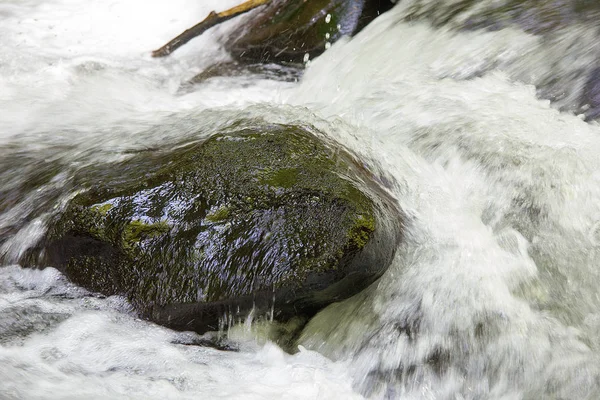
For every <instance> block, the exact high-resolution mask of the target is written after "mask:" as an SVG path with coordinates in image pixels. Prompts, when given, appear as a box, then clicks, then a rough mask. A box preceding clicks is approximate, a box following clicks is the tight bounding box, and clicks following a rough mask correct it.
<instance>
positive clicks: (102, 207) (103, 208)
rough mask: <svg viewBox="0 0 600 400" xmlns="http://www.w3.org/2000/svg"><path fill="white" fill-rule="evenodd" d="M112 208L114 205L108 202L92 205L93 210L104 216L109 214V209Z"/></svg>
mask: <svg viewBox="0 0 600 400" xmlns="http://www.w3.org/2000/svg"><path fill="white" fill-rule="evenodd" d="M111 208H113V205H112V204H110V203H106V204H98V205H95V206H92V207H91V210H92V211H94V212H96V213H98V214H99V215H101V216H103V217H104V216H106V214H108V211H109V210H110V209H111Z"/></svg>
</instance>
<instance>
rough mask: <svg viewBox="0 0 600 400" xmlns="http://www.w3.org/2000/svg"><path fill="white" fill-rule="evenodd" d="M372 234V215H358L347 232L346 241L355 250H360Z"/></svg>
mask: <svg viewBox="0 0 600 400" xmlns="http://www.w3.org/2000/svg"><path fill="white" fill-rule="evenodd" d="M373 232H375V218H374V217H373V215H371V214H369V215H367V216H365V215H359V216H358V218H357V219H356V221H355V223H354V226H353V227H352V229H350V231H349V232H348V239H349V241H350V243H351V244H352V245H354V246H356V248H357V249H362V248H363V247H365V245H366V244H367V242H368V241H369V238H370V237H371V234H372V233H373Z"/></svg>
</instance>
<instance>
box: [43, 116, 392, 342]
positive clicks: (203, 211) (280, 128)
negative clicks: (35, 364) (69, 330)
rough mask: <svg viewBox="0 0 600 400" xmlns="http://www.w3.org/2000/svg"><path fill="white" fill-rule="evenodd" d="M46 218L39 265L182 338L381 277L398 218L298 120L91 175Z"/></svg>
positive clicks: (292, 313) (306, 312)
mask: <svg viewBox="0 0 600 400" xmlns="http://www.w3.org/2000/svg"><path fill="white" fill-rule="evenodd" d="M88 174H89V176H87V177H86V178H85V179H87V181H88V182H90V187H89V190H87V191H85V192H82V193H80V194H78V195H77V196H75V197H74V198H73V199H72V200H71V201H70V203H69V204H68V206H67V207H66V209H65V211H64V212H63V213H61V214H60V215H59V216H57V217H56V218H55V219H54V221H52V223H51V224H50V229H49V231H48V235H47V237H46V238H45V240H44V241H43V243H42V245H41V246H40V249H38V250H41V251H40V254H41V257H42V259H43V263H44V264H45V265H53V266H56V267H57V268H59V269H60V270H61V271H63V272H64V273H65V274H66V275H67V276H68V277H69V278H70V279H71V280H72V281H73V282H74V283H76V284H78V285H81V286H83V287H85V288H87V289H90V290H92V291H95V292H99V293H102V294H105V295H112V294H122V295H125V296H127V298H128V299H129V300H130V301H131V302H132V304H133V305H134V307H135V308H136V309H137V310H138V311H139V312H140V313H141V314H142V315H143V316H144V317H146V318H148V319H151V320H153V321H156V322H158V323H160V324H164V325H166V326H169V327H173V328H176V329H181V330H195V331H197V332H204V331H209V330H217V329H218V328H219V321H221V322H223V320H224V317H225V316H226V315H227V316H228V317H229V318H234V317H241V318H243V317H245V316H246V315H247V314H248V312H250V310H251V309H253V308H254V309H255V312H256V315H259V314H260V313H263V314H264V313H267V312H268V313H270V314H271V315H272V317H273V318H274V319H275V320H287V319H289V318H292V317H298V316H310V315H312V314H314V313H315V312H317V311H318V310H319V309H321V308H322V307H324V306H326V305H327V304H330V303H331V302H334V301H338V300H341V299H343V298H347V297H349V296H351V295H353V294H355V293H357V292H359V291H360V290H362V289H363V288H365V287H366V286H367V285H369V284H370V283H372V282H373V281H374V280H376V279H377V278H378V277H379V276H380V275H381V273H382V272H383V271H384V270H385V269H386V267H387V266H388V265H389V263H390V262H391V258H392V256H393V253H394V251H395V248H396V247H397V244H398V241H399V240H400V236H401V232H400V225H401V214H400V212H399V211H398V209H397V208H396V206H395V202H394V201H393V200H392V199H391V198H389V197H388V196H387V195H386V194H385V192H384V191H383V190H382V189H381V188H380V187H379V186H378V184H376V183H375V182H374V180H373V179H372V177H371V176H370V174H369V172H368V171H366V170H365V169H364V168H363V167H362V166H361V165H360V163H358V162H357V160H356V159H355V158H354V157H353V156H352V155H350V154H349V153H347V152H346V151H345V150H344V149H342V148H340V147H339V145H337V146H336V145H335V144H333V143H331V142H329V141H327V140H326V139H324V138H322V137H320V136H319V133H318V132H312V131H311V129H307V128H304V127H300V126H288V125H276V124H262V125H259V126H257V125H256V124H247V123H244V122H240V123H239V124H234V125H233V126H232V127H230V128H229V129H227V130H225V131H224V132H222V133H219V134H217V135H214V136H212V137H210V138H208V139H206V140H202V141H200V142H194V143H187V144H183V145H181V146H179V147H176V148H170V149H164V150H156V151H149V152H144V153H141V154H138V155H135V156H133V158H131V159H129V160H127V161H125V162H123V163H120V164H116V165H109V166H106V168H98V170H96V171H88Z"/></svg>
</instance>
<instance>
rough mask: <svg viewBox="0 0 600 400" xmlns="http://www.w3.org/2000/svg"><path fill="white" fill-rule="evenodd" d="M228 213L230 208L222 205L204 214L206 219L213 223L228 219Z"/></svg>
mask: <svg viewBox="0 0 600 400" xmlns="http://www.w3.org/2000/svg"><path fill="white" fill-rule="evenodd" d="M230 214H231V210H230V209H229V207H226V206H222V207H219V208H218V209H216V210H215V211H213V212H211V213H209V214H208V215H207V216H206V220H207V221H210V222H214V223H216V222H221V221H225V220H226V219H228V218H229V215H230Z"/></svg>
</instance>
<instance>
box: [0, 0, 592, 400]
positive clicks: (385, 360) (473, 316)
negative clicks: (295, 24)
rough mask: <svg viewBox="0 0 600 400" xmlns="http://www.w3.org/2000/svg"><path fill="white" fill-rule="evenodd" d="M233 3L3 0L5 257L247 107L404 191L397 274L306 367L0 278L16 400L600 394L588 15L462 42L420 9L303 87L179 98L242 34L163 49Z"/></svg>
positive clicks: (0, 97) (80, 294)
mask: <svg viewBox="0 0 600 400" xmlns="http://www.w3.org/2000/svg"><path fill="white" fill-rule="evenodd" d="M156 3H159V2H156ZM226 3H227V4H225V2H217V1H216V0H215V1H211V2H202V4H199V3H198V2H191V1H186V0H177V1H171V2H169V3H168V4H166V3H165V4H147V2H141V1H137V0H113V1H111V2H99V1H93V2H85V3H84V2H82V1H81V0H53V1H48V2H44V3H43V4H41V2H36V1H33V0H32V1H26V2H23V1H15V0H9V1H5V2H4V3H2V4H0V15H2V19H3V23H2V25H1V26H0V109H1V110H2V114H0V166H1V167H2V168H0V194H2V196H3V197H4V199H0V233H1V234H2V235H3V236H4V237H7V238H8V239H7V240H6V241H5V242H4V243H1V244H0V253H2V254H3V256H4V259H6V260H15V259H17V258H18V255H19V254H20V252H22V251H23V249H24V248H26V246H28V245H31V244H32V243H34V242H35V240H36V239H37V238H38V237H39V236H40V235H41V234H43V229H44V220H45V218H46V217H47V213H48V212H50V211H51V210H52V209H53V208H58V207H60V205H61V204H62V203H61V202H64V200H65V199H64V198H62V197H61V196H59V195H58V194H57V193H58V192H59V191H58V190H57V188H61V187H64V186H66V187H69V185H72V184H73V183H72V182H71V178H70V177H71V172H72V171H74V170H77V169H78V168H81V167H82V166H84V165H90V164H94V163H100V162H107V161H110V160H119V159H122V158H124V157H127V154H128V152H131V151H132V150H139V149H144V148H149V147H152V146H157V145H160V144H161V143H168V142H169V141H174V140H179V139H181V138H191V137H193V135H194V134H195V133H194V132H197V130H198V128H199V127H201V128H203V129H205V130H206V131H210V130H211V129H214V127H218V126H219V124H220V123H223V121H227V120H229V119H232V118H236V117H240V116H244V117H249V118H253V117H256V118H259V117H260V118H266V119H268V120H271V121H273V122H282V123H293V122H296V121H302V122H303V123H309V124H312V125H314V126H316V127H318V128H319V129H321V130H322V131H323V132H325V133H327V134H328V135H329V136H331V137H333V138H334V139H335V140H337V141H339V142H340V143H342V144H343V145H345V146H348V147H349V148H351V149H353V150H354V151H355V152H356V153H358V154H360V155H361V156H362V157H363V158H364V160H365V161H366V162H367V164H369V165H370V167H371V168H372V170H373V171H374V172H376V173H378V174H380V175H381V176H383V177H386V180H387V181H389V182H393V184H392V187H391V189H390V190H391V191H392V193H393V195H394V196H395V197H396V198H397V199H398V202H399V204H400V206H401V207H402V209H403V210H404V211H405V213H406V215H407V216H408V217H407V221H406V224H407V227H406V235H405V241H404V242H403V243H402V245H401V247H400V248H399V249H398V252H397V256H396V259H395V262H394V264H393V265H392V266H391V267H390V269H389V270H388V271H387V272H386V274H385V275H384V276H383V277H382V278H381V279H380V280H379V281H378V282H377V283H376V284H374V285H373V286H371V287H370V288H369V289H367V290H366V291H364V292H363V293H361V294H359V295H357V296H355V297H353V298H351V299H348V300H346V301H344V302H342V303H338V304H334V305H332V306H330V307H329V308H327V309H325V310H324V311H322V312H321V313H320V314H319V315H317V316H316V317H315V318H314V319H313V320H312V321H311V322H310V323H309V325H308V326H307V328H306V329H305V330H304V331H303V333H302V337H301V339H300V343H301V344H302V346H303V347H301V351H300V352H299V353H297V354H295V355H288V354H285V353H284V352H283V351H282V350H281V349H279V348H278V347H277V346H275V345H273V344H270V343H266V344H265V343H264V342H261V341H255V340H254V338H253V337H252V335H253V333H252V331H250V333H246V337H245V339H244V338H241V339H240V340H241V344H240V351H239V352H221V351H218V350H214V349H209V348H203V347H198V346H186V345H185V344H184V343H188V342H190V341H193V340H192V339H193V337H194V335H192V334H190V333H177V332H172V331H169V330H167V329H164V328H161V327H157V326H155V325H153V324H150V323H146V322H144V321H140V320H137V319H136V318H135V315H134V314H133V311H132V310H131V308H130V307H129V305H128V304H127V303H126V302H125V301H124V300H123V299H121V298H118V297H109V298H98V297H96V296H90V294H89V293H87V292H86V291H84V290H83V289H81V288H78V287H75V286H73V285H72V284H70V283H69V282H67V281H66V280H65V279H64V277H62V276H61V275H60V274H59V273H58V272H57V271H56V270H54V269H52V268H46V269H44V270H41V271H38V270H26V269H23V268H21V267H19V266H17V265H6V266H3V267H1V268H0V309H1V311H2V312H1V316H0V365H2V367H0V397H3V398H16V399H21V398H23V399H25V398H26V399H35V398H40V399H41V398H48V397H52V398H82V397H86V398H88V397H89V398H198V397H206V398H244V399H252V398H278V399H279V398H289V399H296V398H307V399H308V398H310V399H313V398H361V397H372V398H402V399H413V398H414V399H423V398H425V399H488V398H489V399H539V398H554V399H566V398H581V399H584V398H589V399H593V398H597V397H599V396H600V312H599V311H598V310H599V309H600V294H599V293H600V292H599V290H598V285H597V282H598V281H599V276H598V275H599V272H598V264H599V255H598V251H597V249H598V246H600V228H599V226H600V222H599V221H600V201H599V200H600V175H599V173H598V171H600V161H599V158H598V157H597V155H598V154H599V152H600V136H599V133H600V131H599V129H598V126H597V124H595V123H586V122H584V121H583V120H582V118H581V116H577V115H575V114H573V113H570V112H569V111H568V110H574V111H577V112H579V111H578V106H574V107H570V106H569V104H571V103H573V99H574V98H575V97H576V95H577V93H579V92H578V91H580V87H581V86H582V85H583V84H584V80H585V79H584V77H582V75H580V74H574V73H573V71H581V70H582V69H585V70H586V71H588V70H590V69H593V66H592V63H591V61H590V60H591V59H592V58H593V54H592V53H591V52H592V50H593V48H594V46H592V45H590V46H588V47H585V45H583V44H581V43H584V44H585V43H590V44H591V43H595V36H594V34H595V33H594V32H593V29H590V27H589V25H586V21H583V22H579V23H577V24H573V25H571V26H566V27H564V28H561V29H562V30H561V31H560V33H559V34H558V35H557V36H555V37H554V38H553V39H552V40H548V38H546V37H542V36H536V35H533V34H531V33H528V32H525V31H524V30H523V29H522V27H519V26H518V25H511V26H506V27H504V29H500V30H495V31H490V30H469V31H467V30H454V29H453V26H452V24H450V26H437V25H435V26H434V25H432V23H431V21H428V20H427V19H426V18H425V19H423V20H418V19H417V20H414V19H413V20H412V21H407V15H409V14H411V13H412V12H414V7H415V4H417V3H419V4H421V5H423V4H425V5H427V6H428V7H430V8H431V9H438V8H436V7H438V6H437V5H436V6H434V5H435V4H438V5H439V4H441V3H444V5H445V6H447V7H450V6H451V5H452V1H450V0H448V1H446V2H433V1H432V2H427V1H421V2H417V1H412V2H411V1H405V2H400V3H399V5H398V6H396V8H395V9H393V10H392V11H390V12H388V13H386V14H384V15H383V16H381V17H380V18H378V19H377V20H376V21H375V22H374V23H373V24H371V25H370V26H369V27H367V28H366V29H365V30H364V31H362V32H361V33H360V34H359V35H358V36H356V37H355V38H353V39H352V40H347V39H344V40H341V41H338V42H336V43H335V44H333V45H332V46H331V47H330V49H329V50H328V51H327V52H326V53H325V54H323V55H322V56H320V57H319V58H317V59H314V60H311V63H310V66H309V67H308V69H307V71H306V73H305V76H304V77H303V78H302V80H301V82H299V83H298V84H291V83H282V82H273V81H267V80H261V79H255V78H249V77H240V78H215V79H211V80H209V81H207V82H206V83H204V84H202V85H199V86H197V87H195V88H193V89H186V90H182V87H183V83H184V82H186V81H187V80H188V79H189V78H191V77H192V76H194V75H195V74H196V73H198V72H200V71H201V70H202V69H203V68H204V67H206V66H208V65H210V64H211V63H213V62H215V60H217V61H220V60H227V59H228V55H227V54H226V52H225V51H224V50H223V49H221V48H220V47H219V44H218V40H217V38H218V36H219V35H223V34H226V32H227V29H228V27H229V26H230V25H227V24H226V25H224V26H222V27H219V28H217V29H216V30H212V31H210V32H209V33H208V34H206V35H204V36H202V37H200V38H198V39H196V40H194V41H193V42H190V43H189V44H188V45H187V46H185V47H183V48H182V49H181V50H179V51H178V52H176V53H174V54H173V55H172V56H171V57H169V58H167V59H164V60H155V59H151V58H150V56H149V52H150V50H151V49H153V48H156V47H158V46H160V45H161V44H163V42H165V41H166V40H168V39H169V38H171V37H172V36H174V35H175V34H177V33H179V32H180V31H181V30H183V29H185V28H187V27H189V26H191V25H192V24H193V23H195V22H197V21H198V20H199V19H200V18H202V17H203V16H204V15H205V14H206V13H207V12H208V11H210V10H212V9H213V8H214V9H224V8H226V7H227V6H230V5H234V4H235V3H236V1H228V2H226ZM434 3H435V4H434ZM488 3H490V4H491V3H493V2H481V3H480V4H481V6H480V7H484V6H485V5H486V4H488ZM411 7H412V8H411ZM439 7H441V5H439ZM423 9H424V10H426V9H427V8H426V7H425V8H423ZM142 10H143V11H142ZM423 12H425V11H423ZM456 20H457V21H460V18H457V19H456ZM234 23H236V21H231V24H234ZM228 24H229V23H228ZM575 38H578V43H579V44H580V45H578V46H571V45H569V43H571V44H572V43H574V41H575ZM559 45H560V46H559ZM590 49H591V50H590ZM582 54H583V56H584V57H583V59H582V58H581V57H579V56H580V55H582ZM569 57H571V58H574V59H577V63H578V64H577V65H572V64H569V63H567V62H566V61H564V60H565V59H568V58H569ZM551 75H553V76H554V78H555V79H556V80H557V81H560V82H563V83H562V85H566V86H568V87H570V88H572V90H571V91H567V92H565V93H566V95H565V96H563V97H561V98H557V99H555V98H552V100H556V101H555V102H553V103H552V104H550V102H549V101H548V100H540V99H538V97H537V96H540V97H541V98H549V97H548V96H544V93H542V92H543V91H540V88H541V87H542V86H543V84H544V82H546V81H547V79H548V77H549V76H551ZM564 82H566V83H564ZM533 85H537V86H533ZM558 109H561V110H566V111H563V112H562V113H561V112H560V111H559V110H558ZM240 329H241V330H242V331H244V330H245V329H246V328H244V327H242V328H240ZM242 336H243V335H242ZM260 343H262V344H260ZM325 357H328V358H325Z"/></svg>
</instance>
